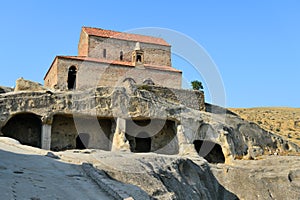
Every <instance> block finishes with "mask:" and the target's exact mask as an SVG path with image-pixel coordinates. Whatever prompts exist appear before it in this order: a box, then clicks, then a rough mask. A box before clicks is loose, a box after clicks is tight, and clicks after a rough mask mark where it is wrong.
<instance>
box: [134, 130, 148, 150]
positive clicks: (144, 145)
mask: <svg viewBox="0 0 300 200" xmlns="http://www.w3.org/2000/svg"><path fill="white" fill-rule="evenodd" d="M150 150H151V137H149V135H148V133H146V132H140V133H139V134H138V135H137V137H135V149H134V150H133V152H136V153H147V152H150Z"/></svg>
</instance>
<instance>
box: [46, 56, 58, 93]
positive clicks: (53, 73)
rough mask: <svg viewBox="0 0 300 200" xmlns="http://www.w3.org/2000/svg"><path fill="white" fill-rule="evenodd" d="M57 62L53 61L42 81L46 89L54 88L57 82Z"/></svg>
mask: <svg viewBox="0 0 300 200" xmlns="http://www.w3.org/2000/svg"><path fill="white" fill-rule="evenodd" d="M57 62H58V60H57V59H55V60H54V61H53V63H52V67H51V68H49V71H48V72H47V74H46V76H45V79H44V86H46V87H48V88H54V87H55V85H56V84H57V82H58V79H57V73H58V71H57Z"/></svg>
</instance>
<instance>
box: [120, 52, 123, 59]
mask: <svg viewBox="0 0 300 200" xmlns="http://www.w3.org/2000/svg"><path fill="white" fill-rule="evenodd" d="M120 60H123V51H120Z"/></svg>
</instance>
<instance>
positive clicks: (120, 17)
mask: <svg viewBox="0 0 300 200" xmlns="http://www.w3.org/2000/svg"><path fill="white" fill-rule="evenodd" d="M103 2H104V3H103ZM178 2H180V3H176V1H162V0H160V1H159V0H152V1H133V0H127V1H98V0H95V1H75V0H73V1H56V0H51V1H38V0H36V1H30V0H27V1H15V0H11V1H3V2H1V7H0V19H1V32H0V44H1V46H0V50H1V53H0V60H1V63H0V66H1V73H0V85H4V86H14V85H15V80H16V79H17V78H19V77H24V78H25V79H30V80H34V81H37V82H40V83H43V77H44V75H45V73H46V71H47V69H48V67H49V66H50V64H51V62H52V61H53V59H54V57H55V55H76V54H77V44H78V40H79V34H80V29H81V27H82V26H91V27H98V28H104V29H111V30H117V31H127V30H131V29H135V28H142V27H161V28H168V29H172V30H175V31H178V32H180V33H183V34H185V35H187V36H189V37H191V38H193V39H194V40H195V41H196V42H197V43H199V44H200V45H201V46H202V47H203V48H204V49H205V50H206V51H207V53H208V54H209V55H210V56H211V58H212V59H213V61H214V62H215V64H216V66H217V67H218V70H219V72H220V74H221V76H222V79H223V83H224V87H225V92H226V105H227V107H259V106H290V107H300V106H299V103H300V89H299V88H300V78H299V75H300V12H299V10H300V1H297V0H295V1H291V0H286V1H271V0H267V1H259V0H256V1H237V0H236V1H202V0H195V1H178ZM175 61H176V58H175V59H174V62H173V66H174V67H175V68H176V67H177V68H180V69H182V70H183V74H184V76H185V77H186V78H187V79H191V80H193V79H195V78H197V77H193V72H190V71H189V70H185V69H184V67H185V66H182V65H184V64H185V63H184V62H181V61H177V62H175ZM179 65H180V67H178V66H179ZM189 81H190V80H189ZM205 92H206V93H208V92H207V91H205Z"/></svg>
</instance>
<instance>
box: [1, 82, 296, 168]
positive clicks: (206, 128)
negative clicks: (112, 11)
mask: <svg viewBox="0 0 300 200" xmlns="http://www.w3.org/2000/svg"><path fill="white" fill-rule="evenodd" d="M178 93H179V94H182V95H183V94H186V95H185V96H187V95H191V96H193V95H194V94H195V93H193V92H191V91H190V92H189V91H186V90H184V91H181V90H178V91H176V92H174V91H170V90H166V89H165V88H161V87H153V86H151V87H150V86H147V87H146V88H143V87H140V88H137V89H136V90H135V91H134V92H133V93H132V92H130V93H128V92H126V89H125V88H122V87H120V88H112V87H101V88H97V89H91V90H86V91H69V92H53V93H52V92H49V91H40V92H28V91H22V92H18V93H4V94H0V112H1V117H0V128H1V129H2V128H3V127H4V126H5V124H6V123H7V122H8V120H9V119H10V118H11V117H12V116H13V115H15V114H18V113H33V114H36V115H37V117H38V116H40V118H41V119H42V123H46V124H51V123H53V117H55V116H58V115H59V116H72V117H73V118H74V119H75V118H78V117H79V118H86V117H92V116H97V117H98V118H101V117H102V118H106V119H107V118H108V119H114V118H116V117H119V118H123V119H125V120H126V119H128V120H131V119H133V120H134V119H138V120H143V119H146V120H148V119H160V120H166V121H167V120H169V121H172V122H174V123H179V124H180V125H181V126H182V127H183V130H184V131H183V133H182V134H183V135H184V137H185V138H186V144H182V145H181V146H178V139H177V136H176V138H174V139H172V138H169V137H165V139H162V140H165V141H161V144H166V145H167V144H169V143H170V145H169V147H168V148H166V150H165V151H161V153H164V154H168V152H169V153H170V152H172V151H173V152H179V149H180V151H181V152H185V154H188V152H190V151H191V150H187V149H184V148H188V149H191V148H190V147H191V146H193V143H194V142H195V141H196V140H198V141H200V142H201V141H206V140H209V141H212V142H214V143H216V144H218V145H220V146H221V150H220V152H219V153H220V154H224V156H225V158H226V162H230V161H231V160H232V159H241V158H246V159H249V158H251V159H252V158H257V157H259V156H261V155H264V154H274V153H276V154H287V153H290V152H299V147H298V146H296V145H295V144H293V143H291V142H288V141H285V140H283V139H282V138H281V137H279V136H277V135H275V134H273V133H270V132H267V131H265V130H263V129H261V128H260V127H259V126H258V125H256V124H254V123H249V122H247V121H245V120H243V119H241V118H240V117H238V116H237V115H235V114H233V113H231V112H228V111H226V110H225V109H223V108H220V107H214V106H211V105H206V107H207V110H208V111H209V112H203V111H199V110H195V109H194V108H195V107H194V106H192V105H195V103H194V100H193V99H192V98H187V97H185V99H184V101H181V100H180V99H181V98H179V100H178V99H176V97H178V96H179V95H177V94H178ZM198 95H199V94H198ZM189 99H190V100H189ZM202 108H204V107H202ZM75 121H76V119H75ZM83 124H86V123H83ZM76 129H77V130H78V127H76ZM76 129H75V128H74V130H75V131H76ZM108 129H112V128H108ZM173 129H174V130H175V131H176V127H174V128H173ZM112 132H114V130H112ZM76 134H78V133H77V132H76ZM76 134H75V135H73V136H72V138H73V139H72V138H71V139H72V140H74V138H75V137H76ZM181 137H182V135H181ZM108 138H110V136H109V135H108ZM101 140H103V139H101ZM167 140H169V141H167ZM157 141H159V140H157ZM171 141H172V142H173V143H172V145H171ZM174 142H176V143H177V144H176V145H175V143H174ZM108 143H109V142H108ZM73 146H74V144H73ZM106 146H107V147H105V150H106V149H108V150H109V145H106ZM159 148H162V147H161V146H159ZM170 148H178V149H177V150H176V149H170ZM211 148H213V147H211ZM254 151H255V152H254ZM208 152H209V150H208ZM191 153H192V152H191ZM172 154H173V153H172Z"/></svg>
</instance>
